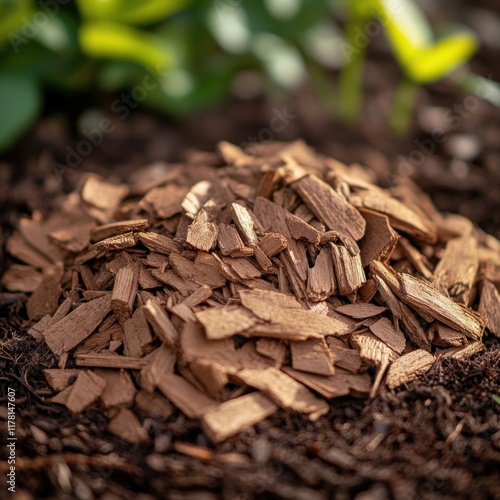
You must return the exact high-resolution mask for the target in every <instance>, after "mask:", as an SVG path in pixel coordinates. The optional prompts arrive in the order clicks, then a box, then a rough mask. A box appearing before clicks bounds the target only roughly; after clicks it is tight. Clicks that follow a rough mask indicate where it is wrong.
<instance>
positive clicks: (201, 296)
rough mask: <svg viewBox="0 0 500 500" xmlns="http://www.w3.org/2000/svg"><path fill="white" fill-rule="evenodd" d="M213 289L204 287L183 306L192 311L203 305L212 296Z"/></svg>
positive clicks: (185, 301)
mask: <svg viewBox="0 0 500 500" xmlns="http://www.w3.org/2000/svg"><path fill="white" fill-rule="evenodd" d="M212 293H213V292H212V289H211V288H210V287H209V286H207V285H202V286H200V288H198V289H197V290H196V291H194V292H193V293H192V294H191V295H190V296H189V297H187V298H186V299H185V300H184V301H183V302H182V304H183V305H185V306H186V307H189V308H190V309H192V308H193V307H196V306H197V305H199V304H202V303H203V302H205V301H206V300H208V299H209V298H210V297H211V296H212Z"/></svg>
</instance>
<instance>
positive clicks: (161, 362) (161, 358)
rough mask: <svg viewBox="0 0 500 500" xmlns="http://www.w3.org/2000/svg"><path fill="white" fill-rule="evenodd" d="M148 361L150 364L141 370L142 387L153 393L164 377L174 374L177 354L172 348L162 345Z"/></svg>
mask: <svg viewBox="0 0 500 500" xmlns="http://www.w3.org/2000/svg"><path fill="white" fill-rule="evenodd" d="M147 360H148V364H147V365H146V366H145V367H144V368H143V369H142V370H141V377H140V381H141V387H142V388H143V389H146V390H147V391H149V392H153V391H154V390H155V389H156V387H157V386H158V383H159V382H160V381H161V379H162V378H163V377H165V376H167V375H169V374H170V373H173V372H174V367H175V362H176V354H175V351H173V350H172V349H171V348H170V347H168V346H166V345H162V346H161V347H158V349H156V350H155V351H154V352H152V353H151V354H150V355H149V356H148V358H147Z"/></svg>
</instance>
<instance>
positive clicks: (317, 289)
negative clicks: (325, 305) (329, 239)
mask: <svg viewBox="0 0 500 500" xmlns="http://www.w3.org/2000/svg"><path fill="white" fill-rule="evenodd" d="M335 288H336V285H335V276H334V274H333V261H332V254H331V252H330V250H329V249H328V248H321V250H320V252H319V255H318V256H317V257H316V262H315V263H314V267H312V268H309V270H308V273H307V296H308V298H309V299H310V300H312V301H314V302H320V301H322V300H325V299H327V298H328V297H329V296H330V295H333V294H334V293H335Z"/></svg>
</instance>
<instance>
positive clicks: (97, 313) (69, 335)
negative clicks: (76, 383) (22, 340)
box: [44, 294, 111, 356]
mask: <svg viewBox="0 0 500 500" xmlns="http://www.w3.org/2000/svg"><path fill="white" fill-rule="evenodd" d="M110 312H111V294H108V295H105V296H103V297H100V298H98V299H95V300H92V301H90V302H86V303H84V304H82V305H80V306H79V307H77V308H76V309H75V310H74V311H72V312H71V313H69V314H68V315H67V316H65V317H64V318H63V319H62V320H61V321H58V322H57V323H55V324H54V325H52V326H51V327H49V328H47V330H46V331H45V333H44V339H45V342H46V344H47V345H48V346H49V348H50V350H51V351H52V352H53V353H54V354H57V355H58V356H60V355H61V354H63V353H64V352H68V351H71V349H73V348H74V347H76V346H77V345H78V344H79V343H80V342H82V341H83V340H85V339H86V338H87V337H88V336H89V335H90V334H91V333H92V332H94V330H95V329H96V328H97V327H98V326H99V325H100V324H101V322H102V321H103V319H104V318H105V317H106V316H107V315H108V314H109V313H110Z"/></svg>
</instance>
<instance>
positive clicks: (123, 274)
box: [111, 266, 137, 324]
mask: <svg viewBox="0 0 500 500" xmlns="http://www.w3.org/2000/svg"><path fill="white" fill-rule="evenodd" d="M136 295H137V273H136V272H135V270H134V268H133V267H132V266H128V267H122V268H121V269H120V270H119V271H118V272H117V273H116V277H115V285H114V287H113V295H112V297H111V307H112V308H113V311H114V313H115V316H116V319H118V321H119V322H120V323H121V324H123V323H125V321H127V320H128V319H129V318H130V316H131V315H132V310H133V308H134V302H135V296H136Z"/></svg>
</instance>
